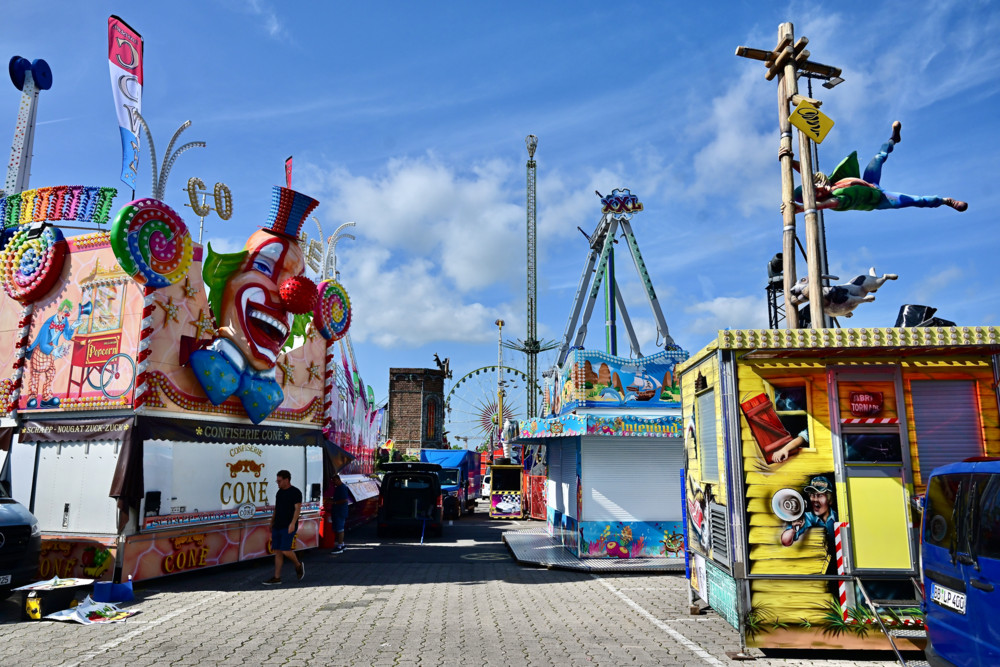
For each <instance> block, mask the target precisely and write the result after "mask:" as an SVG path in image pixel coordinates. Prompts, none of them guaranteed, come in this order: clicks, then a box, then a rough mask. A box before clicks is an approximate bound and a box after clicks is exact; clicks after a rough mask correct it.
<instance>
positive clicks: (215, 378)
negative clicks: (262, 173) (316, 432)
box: [189, 187, 318, 424]
mask: <svg viewBox="0 0 1000 667" xmlns="http://www.w3.org/2000/svg"><path fill="white" fill-rule="evenodd" d="M317 204H318V202H317V201H316V200H314V199H312V198H311V197H307V196H305V195H302V194H300V193H297V192H294V191H293V190H289V189H288V188H282V187H276V188H275V189H274V198H273V202H272V206H271V219H270V220H269V221H268V223H269V226H268V227H266V228H264V229H261V230H259V231H256V232H254V233H253V234H252V235H251V236H250V238H249V239H248V240H247V242H246V245H245V246H244V248H243V250H242V251H240V252H238V253H232V254H219V253H216V252H214V251H213V250H212V248H211V246H209V248H208V253H207V257H206V261H205V264H204V266H203V268H202V275H203V277H204V279H205V284H206V285H208V287H209V296H208V299H209V304H210V305H211V307H212V313H213V314H214V315H215V319H216V322H217V324H218V331H219V336H218V338H216V339H215V340H214V341H212V343H211V345H209V346H208V347H207V348H205V349H201V350H196V351H195V352H193V353H192V354H191V357H190V360H189V365H190V366H191V369H192V371H193V372H194V374H195V377H196V378H197V379H198V382H199V383H200V384H201V387H202V389H203V390H204V391H205V395H206V396H207V397H208V398H209V400H210V401H211V402H212V403H213V404H215V405H220V404H221V403H223V402H225V401H226V400H227V399H229V397H230V396H235V397H236V398H238V399H239V400H240V402H241V403H242V404H243V408H244V409H245V410H246V413H247V416H248V417H250V419H251V421H253V422H254V423H255V424H256V423H260V422H261V421H262V420H264V419H265V418H267V416H268V415H270V414H271V412H272V411H273V410H274V409H275V408H276V407H278V406H279V405H280V404H281V401H282V400H283V399H284V393H283V392H282V390H281V386H280V384H279V383H278V382H277V381H275V378H274V366H275V364H276V363H277V361H278V354H280V352H281V348H282V346H283V345H284V344H285V341H286V340H288V335H289V333H290V332H291V330H292V319H293V314H304V313H308V312H311V311H312V310H313V305H314V303H315V301H316V286H315V285H314V284H313V282H312V281H311V280H309V279H308V278H306V277H305V276H304V275H303V272H304V271H305V258H304V256H303V253H302V250H301V249H300V248H299V244H298V241H297V240H296V236H297V234H298V230H299V227H301V225H302V222H303V221H304V220H305V218H306V216H308V215H309V213H310V212H311V211H312V210H313V208H315V207H316V205H317Z"/></svg>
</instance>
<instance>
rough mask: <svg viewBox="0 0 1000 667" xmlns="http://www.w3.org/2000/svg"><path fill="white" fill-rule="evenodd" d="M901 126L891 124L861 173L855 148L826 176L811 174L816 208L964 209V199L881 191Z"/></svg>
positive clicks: (798, 201)
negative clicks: (887, 135) (888, 135)
mask: <svg viewBox="0 0 1000 667" xmlns="http://www.w3.org/2000/svg"><path fill="white" fill-rule="evenodd" d="M902 127H903V125H902V123H900V122H899V121H898V120H897V121H896V122H894V123H893V124H892V137H891V138H890V139H889V140H888V141H886V142H885V143H884V144H882V148H881V149H880V150H879V152H878V153H877V154H876V155H875V157H873V158H872V161H871V162H869V163H868V166H867V167H865V173H864V175H863V176H862V175H861V174H860V172H859V165H858V152H857V151H854V152H853V153H851V154H850V155H848V156H847V157H846V158H844V159H843V161H842V162H841V163H840V164H838V165H837V168H836V169H834V170H833V173H831V174H830V175H829V176H827V175H826V174H824V173H823V172H821V171H817V172H816V173H815V174H813V184H814V185H815V186H816V208H819V209H823V208H829V209H833V210H835V211H873V210H876V209H889V208H895V209H899V208H910V207H917V208H937V207H939V206H950V207H952V208H953V209H955V210H956V211H964V210H966V209H967V208H969V205H968V204H967V203H966V202H964V201H959V200H957V199H952V198H951V197H937V196H916V197H915V196H912V195H905V194H902V193H899V192H889V191H888V190H883V189H882V186H881V185H880V183H879V182H880V181H881V180H882V165H883V164H885V161H886V158H888V157H889V153H891V152H892V148H893V146H895V145H896V144H898V143H899V142H900V141H901V138H900V130H901V129H902ZM787 151H788V149H787V148H786V149H782V150H781V151H779V152H778V157H779V158H780V157H782V156H783V155H786V154H787ZM792 167H793V168H794V169H795V170H796V171H798V170H799V163H798V161H794V160H793V161H792ZM802 210H803V209H802V188H796V189H795V212H796V213H801V212H802Z"/></svg>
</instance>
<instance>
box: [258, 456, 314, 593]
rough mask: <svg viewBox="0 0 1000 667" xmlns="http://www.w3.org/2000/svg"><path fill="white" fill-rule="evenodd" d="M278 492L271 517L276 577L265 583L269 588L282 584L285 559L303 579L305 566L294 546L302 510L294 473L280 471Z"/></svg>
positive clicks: (300, 494)
mask: <svg viewBox="0 0 1000 667" xmlns="http://www.w3.org/2000/svg"><path fill="white" fill-rule="evenodd" d="M275 481H276V482H277V484H278V492H277V493H276V494H275V495H274V514H272V515H271V551H273V552H274V576H273V577H271V578H270V579H268V580H267V581H265V582H264V584H265V585H267V586H273V585H275V584H280V583H281V566H282V565H283V564H284V562H285V558H288V560H290V561H292V563H294V564H295V576H297V577H298V578H299V580H301V579H302V577H304V576H305V574H306V568H305V565H303V564H302V563H300V562H299V559H298V557H296V555H295V552H294V551H292V544H293V542H294V540H295V532H296V531H297V530H298V529H299V511H300V510H301V509H302V492H301V491H299V490H298V489H297V488H295V487H294V486H292V473H290V472H288V471H287V470H279V471H278V476H277V479H276V480H275Z"/></svg>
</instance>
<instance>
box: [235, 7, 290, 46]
mask: <svg viewBox="0 0 1000 667" xmlns="http://www.w3.org/2000/svg"><path fill="white" fill-rule="evenodd" d="M243 7H244V9H245V10H246V11H247V12H249V13H250V14H252V15H254V16H257V17H259V18H260V19H261V22H262V25H263V28H264V30H265V32H267V34H268V36H269V37H273V38H278V37H283V36H284V35H285V27H284V26H283V25H282V23H281V20H280V19H279V18H278V13H277V12H276V11H275V10H274V9H273V8H272V7H271V6H270V5H269V4H268V3H266V2H264V1H263V0H244V2H243Z"/></svg>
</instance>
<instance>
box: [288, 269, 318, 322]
mask: <svg viewBox="0 0 1000 667" xmlns="http://www.w3.org/2000/svg"><path fill="white" fill-rule="evenodd" d="M316 290H317V288H316V283H314V282H313V281H311V280H309V279H308V278H306V277H305V276H292V277H291V278H289V279H288V280H286V281H285V282H283V283H281V287H280V288H279V290H278V293H279V294H280V295H281V300H282V301H283V302H284V304H285V308H287V309H288V311H289V312H291V313H295V314H296V315H303V314H305V313H309V312H313V310H315V307H316V300H317V298H318V295H317V292H316Z"/></svg>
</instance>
